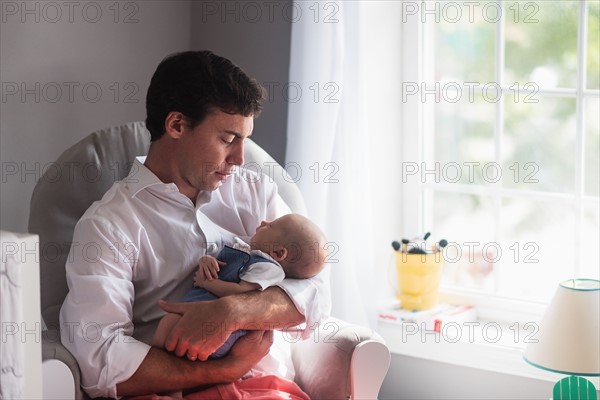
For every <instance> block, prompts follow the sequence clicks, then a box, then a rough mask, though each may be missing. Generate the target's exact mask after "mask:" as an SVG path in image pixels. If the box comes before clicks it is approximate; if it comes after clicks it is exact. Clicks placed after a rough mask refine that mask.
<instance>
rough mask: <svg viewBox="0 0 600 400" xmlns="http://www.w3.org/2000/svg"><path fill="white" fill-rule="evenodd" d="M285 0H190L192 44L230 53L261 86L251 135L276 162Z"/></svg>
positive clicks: (283, 116) (282, 135) (283, 94)
mask: <svg viewBox="0 0 600 400" xmlns="http://www.w3.org/2000/svg"><path fill="white" fill-rule="evenodd" d="M291 5H292V1H291V0H283V1H277V2H272V1H266V2H262V1H258V2H256V1H252V2H238V1H205V2H202V1H195V2H192V31H191V36H192V37H191V45H192V50H203V49H207V50H212V51H214V52H215V53H217V54H219V55H222V56H224V57H227V58H229V59H231V60H232V61H233V62H234V63H236V64H237V65H239V66H240V67H242V69H243V70H244V71H246V72H247V73H248V74H249V75H250V76H252V77H254V78H256V79H257V80H258V81H259V82H260V83H261V84H262V85H263V86H265V88H266V89H267V95H268V98H267V100H266V101H265V103H264V110H263V112H262V114H261V115H260V117H259V118H258V119H257V120H256V121H255V126H254V133H253V135H252V139H253V140H255V141H256V142H257V143H259V144H260V145H261V146H262V147H263V148H264V149H265V150H267V152H268V153H269V154H271V155H272V156H273V158H275V160H277V161H278V162H280V163H283V162H284V158H285V143H286V129H287V127H286V124H287V105H288V98H289V97H292V96H293V95H292V94H291V92H290V94H288V93H287V91H286V89H287V88H288V85H289V82H288V72H289V59H290V33H291V26H292V20H293V18H294V16H293V13H292V11H293V9H292V8H291Z"/></svg>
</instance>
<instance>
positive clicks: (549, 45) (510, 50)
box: [504, 0, 578, 88]
mask: <svg viewBox="0 0 600 400" xmlns="http://www.w3.org/2000/svg"><path fill="white" fill-rule="evenodd" d="M505 7H506V9H505V13H506V31H505V35H506V68H505V81H504V83H505V85H506V86H511V85H513V84H514V83H515V82H516V83H518V84H520V85H525V84H526V83H528V82H535V83H537V84H538V85H539V86H540V88H555V87H568V88H574V87H575V85H576V82H577V18H578V13H577V9H578V2H577V1H575V0H560V1H510V2H506V3H505Z"/></svg>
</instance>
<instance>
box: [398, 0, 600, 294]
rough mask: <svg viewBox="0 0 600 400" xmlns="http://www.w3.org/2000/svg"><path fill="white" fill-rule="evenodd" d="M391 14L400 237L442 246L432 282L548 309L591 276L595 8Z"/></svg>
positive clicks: (412, 9)
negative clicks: (399, 71) (437, 279)
mask: <svg viewBox="0 0 600 400" xmlns="http://www.w3.org/2000/svg"><path fill="white" fill-rule="evenodd" d="M402 12H403V23H404V24H405V26H404V31H403V35H404V37H403V48H404V50H403V56H404V65H405V66H406V67H405V69H404V76H403V83H402V100H403V106H404V114H403V115H404V118H405V122H404V131H405V132H411V133H412V132H415V133H417V132H418V135H417V134H415V135H414V136H412V135H409V134H406V133H405V135H404V143H403V146H404V161H403V166H402V177H403V183H404V186H405V188H404V193H405V195H404V197H403V199H404V200H405V204H404V213H403V215H404V219H403V221H404V228H405V229H404V230H405V231H407V232H411V231H412V232H417V231H423V230H430V231H431V232H432V234H433V237H436V238H437V239H438V240H439V239H441V238H445V239H447V240H448V241H449V242H450V245H449V246H448V247H447V248H446V249H445V251H444V252H445V255H446V260H447V263H446V267H445V272H444V278H443V285H444V286H445V287H446V288H450V289H451V288H460V290H462V291H464V290H465V289H466V290H467V291H470V292H473V293H475V294H477V293H481V294H485V295H488V294H493V295H496V296H500V297H509V298H512V299H518V300H525V301H542V302H545V301H548V300H549V299H550V298H551V296H552V294H553V293H554V291H555V288H556V285H557V284H558V282H560V281H562V280H564V279H568V278H572V277H587V278H594V279H599V278H600V277H599V275H600V271H599V270H600V258H599V249H598V243H600V236H599V232H600V224H599V220H600V215H599V204H600V203H599V181H600V176H599V169H600V164H599V153H600V140H599V132H600V127H599V116H598V115H599V109H600V104H599V99H600V90H599V89H600V56H599V48H600V22H599V17H600V5H599V2H598V1H571V0H563V1H512V0H507V1H498V2H492V1H490V2H478V1H472V2H455V1H435V2H434V1H426V2H409V1H405V2H403V10H402ZM416 149H418V150H417V151H416ZM406 193H411V196H406ZM415 210H417V212H415Z"/></svg>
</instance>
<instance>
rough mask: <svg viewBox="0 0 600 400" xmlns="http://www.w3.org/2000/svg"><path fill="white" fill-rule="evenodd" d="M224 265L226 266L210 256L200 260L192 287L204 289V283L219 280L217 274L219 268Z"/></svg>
mask: <svg viewBox="0 0 600 400" xmlns="http://www.w3.org/2000/svg"><path fill="white" fill-rule="evenodd" d="M225 265H226V264H225V263H224V262H223V261H219V260H217V259H216V258H214V257H211V256H204V257H202V258H200V265H199V266H198V271H196V275H195V277H194V285H195V286H197V287H204V283H205V282H206V281H211V280H213V279H219V275H218V273H219V270H220V269H221V268H220V267H223V266H225Z"/></svg>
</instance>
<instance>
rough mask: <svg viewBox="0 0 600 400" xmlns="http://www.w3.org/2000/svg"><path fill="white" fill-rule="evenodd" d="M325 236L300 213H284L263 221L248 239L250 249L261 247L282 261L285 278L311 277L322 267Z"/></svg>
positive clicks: (324, 254) (324, 255)
mask: <svg viewBox="0 0 600 400" xmlns="http://www.w3.org/2000/svg"><path fill="white" fill-rule="evenodd" d="M325 242H326V240H325V235H324V234H323V232H322V231H321V230H320V229H319V227H318V226H317V225H316V224H315V223H314V222H312V221H311V220H309V219H308V218H306V217H303V216H302V215H300V214H287V215H284V216H283V217H280V218H277V219H275V220H273V221H271V222H266V221H263V222H262V223H261V224H260V226H259V227H258V228H256V233H255V234H254V236H252V238H251V239H250V247H251V248H252V249H253V250H261V251H263V252H265V253H267V254H269V255H270V256H271V257H273V258H274V259H275V260H276V261H277V262H279V263H280V264H281V266H282V267H283V270H284V272H285V276H286V277H287V278H295V279H304V278H310V277H313V276H315V275H316V274H318V273H319V272H321V271H322V270H323V267H324V266H325V257H326V253H325V244H326V243H325Z"/></svg>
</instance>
